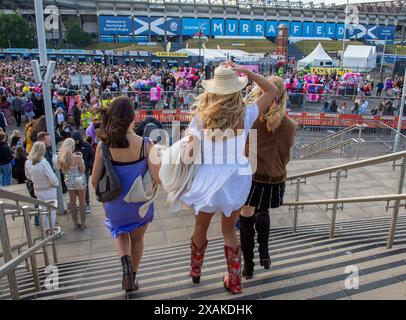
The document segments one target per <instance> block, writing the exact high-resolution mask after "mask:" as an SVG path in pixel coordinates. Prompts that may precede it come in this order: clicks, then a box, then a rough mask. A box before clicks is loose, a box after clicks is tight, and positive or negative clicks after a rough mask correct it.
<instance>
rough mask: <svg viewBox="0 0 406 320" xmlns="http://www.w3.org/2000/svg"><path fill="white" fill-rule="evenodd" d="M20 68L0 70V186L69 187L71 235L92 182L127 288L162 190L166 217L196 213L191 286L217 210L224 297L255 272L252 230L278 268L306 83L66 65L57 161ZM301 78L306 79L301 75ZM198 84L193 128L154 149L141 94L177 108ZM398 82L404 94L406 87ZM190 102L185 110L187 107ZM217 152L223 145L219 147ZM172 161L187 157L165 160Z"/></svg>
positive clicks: (230, 72) (36, 98)
mask: <svg viewBox="0 0 406 320" xmlns="http://www.w3.org/2000/svg"><path fill="white" fill-rule="evenodd" d="M13 67H14V69H13ZM13 67H11V68H10V65H1V66H0V71H2V72H3V73H2V74H1V76H0V77H1V81H0V94H1V95H2V98H1V105H0V106H1V109H2V110H1V111H2V112H1V113H0V115H1V117H0V127H1V128H0V185H1V186H7V185H9V184H11V180H12V179H11V177H12V176H14V177H15V178H16V179H17V181H18V182H19V183H26V185H27V189H28V191H29V193H30V195H31V196H32V197H35V198H38V199H40V200H43V201H57V188H58V187H59V185H60V184H62V186H61V187H62V189H63V191H64V193H68V194H69V206H68V209H69V212H70V215H71V219H72V221H73V225H74V228H75V230H85V229H86V228H87V222H86V215H87V214H88V213H90V203H89V199H90V195H89V193H90V190H89V183H91V184H92V186H93V189H94V190H95V193H96V196H97V199H98V200H99V201H100V202H102V203H103V208H104V210H105V214H106V220H105V224H106V227H107V228H108V230H109V232H110V233H111V236H112V238H113V239H114V241H115V244H116V247H117V250H118V254H119V256H120V258H121V263H122V268H123V279H122V287H123V290H125V291H127V292H130V291H134V290H138V288H139V283H138V281H137V272H138V269H139V266H140V263H141V260H142V255H143V246H144V236H145V234H146V232H147V229H148V225H149V223H151V222H152V221H153V219H154V204H153V202H154V199H155V196H156V192H157V186H158V185H162V187H163V188H164V190H165V191H167V192H168V194H169V197H168V201H169V208H170V211H174V212H176V211H177V210H179V208H180V205H179V204H180V203H181V204H183V205H186V206H188V207H189V208H191V209H192V210H193V211H194V213H195V228H194V232H193V235H192V237H191V241H190V248H191V249H190V277H191V278H192V281H193V283H200V280H201V276H202V267H203V262H204V256H205V251H206V248H207V246H208V240H207V232H208V228H209V226H210V222H211V220H212V217H213V216H214V215H215V214H216V213H217V212H221V213H222V215H221V226H222V233H223V237H224V253H225V258H226V264H227V273H226V275H225V276H224V279H223V285H224V287H225V289H227V290H228V291H230V292H231V293H232V294H239V293H241V292H242V290H243V285H242V277H245V278H246V279H249V278H251V277H252V276H253V274H254V266H255V263H254V247H255V233H257V235H258V236H257V242H258V243H259V247H258V251H259V264H260V266H262V267H264V268H265V269H269V268H270V264H271V259H270V255H269V248H268V240H269V229H270V217H269V210H270V209H272V208H277V207H279V206H280V205H282V203H283V197H284V193H285V180H286V178H287V170H286V165H287V163H288V162H289V160H290V150H291V148H292V146H293V143H294V137H295V135H296V130H297V125H296V123H295V122H294V121H292V120H291V119H289V117H288V115H287V114H286V106H287V103H288V93H289V91H294V90H297V89H300V88H299V86H301V85H300V83H301V81H302V78H301V76H299V75H294V76H292V77H290V76H289V75H288V76H287V77H285V78H281V77H278V76H271V77H269V78H265V77H264V76H262V75H260V74H257V73H255V72H252V71H250V70H249V69H247V68H245V67H244V66H240V65H237V64H235V63H234V62H227V63H225V64H222V65H220V66H219V67H217V68H216V70H215V72H214V77H213V78H212V79H210V80H203V79H202V77H201V74H200V71H198V70H195V69H193V68H186V69H182V68H178V69H173V70H163V69H162V70H158V69H154V68H151V67H124V66H110V67H105V66H100V65H72V64H66V65H61V66H59V67H58V69H57V70H56V73H55V77H54V79H53V82H52V96H53V99H52V107H53V111H54V123H55V127H54V128H52V133H53V134H55V140H56V143H57V154H53V152H52V140H51V134H50V132H47V125H46V119H45V115H44V101H43V98H42V89H41V87H40V86H37V85H36V84H35V83H33V82H32V81H33V79H32V77H33V75H32V72H31V71H30V68H29V67H27V65H26V64H25V63H23V62H18V63H15V64H14V65H13ZM77 73H81V74H91V75H92V84H91V85H89V86H88V87H87V88H86V92H85V94H84V95H80V94H77V91H76V90H78V89H79V88H75V87H73V86H72V85H70V76H71V75H75V74H77ZM303 81H307V80H306V78H305V77H303ZM320 81H322V82H321V83H320V84H323V85H324V86H325V89H326V90H327V89H328V88H330V90H340V88H339V87H334V86H335V84H334V83H340V80H338V79H335V78H334V76H331V77H330V76H328V77H320ZM249 83H250V84H249ZM385 83H386V82H385ZM200 85H201V86H202V87H203V89H204V90H203V93H202V94H201V95H199V96H198V97H197V99H196V100H195V101H194V105H193V107H194V108H193V118H192V121H191V122H190V124H189V126H188V128H187V129H186V130H184V132H183V135H182V138H181V139H180V140H179V141H172V142H173V143H172V144H171V145H170V146H167V147H165V146H162V145H159V144H157V142H159V140H155V141H153V140H151V139H150V138H149V136H150V134H151V132H152V131H153V130H154V129H162V128H163V127H162V124H160V123H159V121H157V120H156V119H154V118H153V117H152V116H151V113H149V114H148V116H147V117H146V118H145V120H144V121H143V122H142V123H136V121H135V112H136V110H137V109H138V108H139V107H140V105H139V103H140V101H141V100H142V98H140V97H142V95H143V94H146V93H148V94H150V95H151V93H153V94H156V95H158V96H159V97H162V94H163V92H167V93H168V92H169V93H170V94H171V95H168V96H166V97H165V99H169V100H170V99H173V97H174V96H177V97H182V94H181V91H182V90H185V91H187V90H190V89H194V88H196V86H200ZM378 85H379V83H378ZM378 85H377V88H380V86H378ZM386 85H387V84H385V86H386ZM296 86H297V87H296ZM367 86H369V87H370V89H366V87H367ZM391 86H392V87H391V88H400V87H401V86H403V79H397V80H396V82H392V85H391ZM303 87H306V86H305V85H303ZM333 88H334V89H333ZM373 88H374V84H373V82H372V81H369V80H367V82H366V85H365V86H361V87H360V91H359V92H358V94H357V98H356V100H355V104H356V105H357V106H358V107H357V108H356V109H354V110H352V111H351V112H353V113H358V114H365V113H366V110H367V109H368V101H367V97H368V96H369V94H368V92H372V90H373ZM384 88H386V87H384ZM388 88H389V87H388ZM153 89H156V90H153ZM161 90H162V91H161ZM300 90H302V89H300ZM378 90H379V89H378ZM382 90H383V89H382ZM386 91H387V90H386ZM172 94H173V95H172ZM380 94H381V93H377V95H378V96H379V95H380ZM387 94H390V93H389V92H388V91H387ZM139 99H141V100H139ZM150 99H151V97H150ZM390 101H391V100H389V99H384V100H383V101H382V103H381V104H380V105H379V106H378V108H377V109H376V114H378V115H380V114H382V115H385V114H387V113H388V112H389V111H387V110H388V109H391V108H392V109H393V105H391V102H390ZM182 103H183V104H188V102H187V101H185V99H184V100H183V102H182ZM188 107H189V106H188ZM346 108H347V105H346V103H345V101H343V102H342V104H341V105H340V106H338V105H337V102H336V100H332V101H327V102H326V104H325V109H326V110H327V109H328V110H330V111H331V112H343V110H345V109H346ZM10 117H13V118H14V119H15V122H16V126H17V129H16V130H14V131H13V132H12V134H11V136H8V135H7V133H6V130H7V122H8V120H9V119H10ZM2 121H3V122H2ZM24 121H25V124H24V125H25V126H24V129H22V127H21V126H22V124H23V122H24ZM3 123H4V124H3ZM251 129H254V130H256V131H257V135H256V137H257V140H256V141H251V139H248V137H249V131H250V130H251ZM22 130H24V133H23V132H22ZM224 138H225V139H224ZM217 144H220V145H222V147H223V148H217ZM230 144H232V145H233V146H234V147H233V148H230ZM213 150H215V151H214V152H213ZM225 150H227V152H225V153H224V151H225ZM218 151H219V152H218ZM230 152H231V154H230ZM168 158H174V159H178V160H179V159H180V160H179V161H175V163H173V162H168V161H165V159H168ZM254 163H255V170H253V164H254ZM58 171H60V172H61V179H59V178H58ZM235 185H238V186H239V187H238V188H237V189H236V188H235ZM237 220H239V225H240V239H238V238H237V233H236V228H235V226H236V223H237ZM36 224H38V225H40V226H41V225H42V227H43V228H44V229H45V230H46V231H48V232H49V231H50V230H51V228H54V227H55V225H56V224H57V219H56V212H55V211H52V214H51V221H48V219H47V218H46V216H44V217H43V219H40V220H39V219H38V218H37V219H36ZM242 257H243V259H244V264H242Z"/></svg>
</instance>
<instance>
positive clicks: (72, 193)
mask: <svg viewBox="0 0 406 320" xmlns="http://www.w3.org/2000/svg"><path fill="white" fill-rule="evenodd" d="M69 199H70V210H69V211H70V214H71V216H72V220H73V224H74V225H75V228H76V227H77V226H78V224H79V223H78V210H77V208H76V191H75V190H69Z"/></svg>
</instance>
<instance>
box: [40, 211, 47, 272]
mask: <svg viewBox="0 0 406 320" xmlns="http://www.w3.org/2000/svg"><path fill="white" fill-rule="evenodd" d="M43 215H44V213H42V208H41V206H38V222H39V228H40V231H41V240H44V239H45V238H46V234H45V226H44V221H43V220H42V218H43ZM42 251H43V254H44V263H45V265H46V266H49V255H48V248H47V246H46V245H45V246H44V247H42Z"/></svg>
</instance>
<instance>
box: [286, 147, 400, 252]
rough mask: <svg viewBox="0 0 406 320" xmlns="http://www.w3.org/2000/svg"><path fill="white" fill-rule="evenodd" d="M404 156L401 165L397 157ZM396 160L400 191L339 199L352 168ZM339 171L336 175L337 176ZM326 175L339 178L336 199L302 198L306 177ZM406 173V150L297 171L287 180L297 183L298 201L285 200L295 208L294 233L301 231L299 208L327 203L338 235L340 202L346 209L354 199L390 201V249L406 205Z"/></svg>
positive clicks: (387, 207) (335, 190)
mask: <svg viewBox="0 0 406 320" xmlns="http://www.w3.org/2000/svg"><path fill="white" fill-rule="evenodd" d="M398 159H402V162H401V164H395V160H398ZM389 161H393V162H394V164H393V167H400V168H401V169H400V174H399V180H398V183H397V194H388V195H379V196H366V197H356V198H339V197H338V195H339V190H340V180H341V178H346V177H347V174H348V170H350V169H356V168H362V167H366V166H372V165H376V164H380V163H384V162H389ZM333 173H335V175H333ZM324 174H330V177H329V179H330V180H331V179H335V188H334V198H333V199H324V200H309V201H299V197H300V185H301V184H302V183H306V178H309V177H315V176H320V175H324ZM405 175H406V151H401V152H396V153H392V154H388V155H384V156H380V157H375V158H371V159H365V160H360V161H355V162H352V163H346V164H342V165H337V166H333V167H329V168H325V169H319V170H314V171H310V172H306V173H302V174H297V175H294V176H291V177H289V178H288V179H287V181H291V183H292V184H296V193H295V201H293V202H285V205H286V206H289V211H290V210H291V207H293V211H294V216H293V232H296V231H297V220H298V211H299V208H300V209H303V208H304V206H305V205H317V204H326V206H327V207H326V210H332V214H331V223H330V238H333V237H334V229H335V221H336V215H337V209H338V204H342V205H341V209H342V208H343V204H344V203H354V202H374V201H388V205H387V206H386V209H387V210H388V209H389V208H392V209H393V212H392V220H391V226H390V229H389V234H388V239H387V244H386V246H387V248H388V249H390V248H392V246H393V240H394V237H395V232H396V223H397V217H398V215H399V209H400V207H403V206H404V207H406V204H405V203H403V204H402V203H401V200H403V199H406V194H404V193H403V184H404V179H405ZM389 201H395V203H394V205H393V206H391V207H389ZM328 204H332V205H333V206H332V208H328Z"/></svg>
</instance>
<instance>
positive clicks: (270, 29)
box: [266, 21, 278, 37]
mask: <svg viewBox="0 0 406 320" xmlns="http://www.w3.org/2000/svg"><path fill="white" fill-rule="evenodd" d="M277 33H278V22H277V21H267V22H266V36H267V37H276V35H277Z"/></svg>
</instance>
